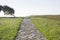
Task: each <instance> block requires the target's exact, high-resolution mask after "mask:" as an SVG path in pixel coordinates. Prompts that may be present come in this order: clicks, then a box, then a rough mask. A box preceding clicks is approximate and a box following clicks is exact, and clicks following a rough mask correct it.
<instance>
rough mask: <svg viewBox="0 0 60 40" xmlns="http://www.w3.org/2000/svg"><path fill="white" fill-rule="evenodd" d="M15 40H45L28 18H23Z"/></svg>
mask: <svg viewBox="0 0 60 40" xmlns="http://www.w3.org/2000/svg"><path fill="white" fill-rule="evenodd" d="M15 40H45V38H44V37H43V35H42V34H41V33H40V32H39V31H38V30H37V29H36V28H35V26H34V25H33V23H32V22H31V20H30V19H29V18H26V17H25V18H24V19H23V21H22V24H21V27H20V30H19V31H18V35H17V37H16V38H15Z"/></svg>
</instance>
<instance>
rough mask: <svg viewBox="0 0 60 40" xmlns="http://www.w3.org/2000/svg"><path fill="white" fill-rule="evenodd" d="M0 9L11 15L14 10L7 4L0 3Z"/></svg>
mask: <svg viewBox="0 0 60 40" xmlns="http://www.w3.org/2000/svg"><path fill="white" fill-rule="evenodd" d="M1 10H2V11H3V12H4V15H13V16H14V12H15V10H14V9H13V8H11V7H9V6H7V5H5V6H2V5H0V11H1ZM14 17H15V16H14Z"/></svg>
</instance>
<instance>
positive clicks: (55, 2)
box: [0, 0, 60, 16]
mask: <svg viewBox="0 0 60 40" xmlns="http://www.w3.org/2000/svg"><path fill="white" fill-rule="evenodd" d="M0 5H8V6H10V7H12V8H14V9H15V16H29V15H42V14H43V15H52V14H53V15H54V14H58V15H60V0H0ZM0 16H4V15H3V12H1V13H0Z"/></svg>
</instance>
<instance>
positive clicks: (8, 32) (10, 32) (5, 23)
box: [0, 18, 21, 40]
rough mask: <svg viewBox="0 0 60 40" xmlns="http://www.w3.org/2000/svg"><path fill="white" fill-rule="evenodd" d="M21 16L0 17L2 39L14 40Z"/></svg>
mask: <svg viewBox="0 0 60 40" xmlns="http://www.w3.org/2000/svg"><path fill="white" fill-rule="evenodd" d="M20 24H21V18H0V40H14V37H15V36H16V34H17V31H18V29H19V27H20V26H19V25H20Z"/></svg>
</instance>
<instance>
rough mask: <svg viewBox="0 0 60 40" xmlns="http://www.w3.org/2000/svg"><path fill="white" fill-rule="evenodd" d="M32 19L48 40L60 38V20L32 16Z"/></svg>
mask: <svg viewBox="0 0 60 40" xmlns="http://www.w3.org/2000/svg"><path fill="white" fill-rule="evenodd" d="M51 18H52V17H51ZM53 18H54V17H53ZM31 20H32V22H33V23H34V24H35V26H36V28H37V29H38V30H39V31H40V32H41V33H42V34H43V35H44V37H45V38H46V39H47V40H60V20H55V18H54V20H53V19H50V17H49V18H46V17H31Z"/></svg>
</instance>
